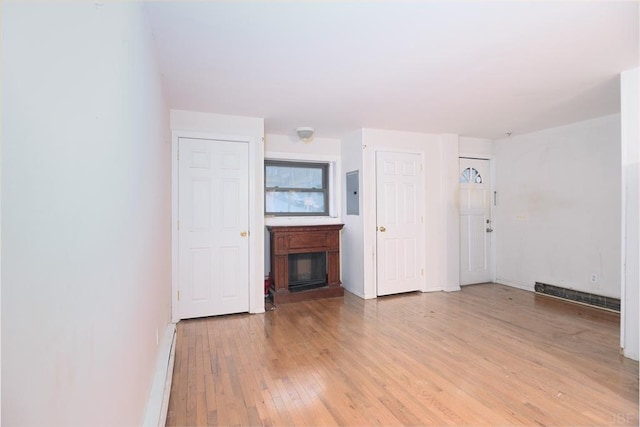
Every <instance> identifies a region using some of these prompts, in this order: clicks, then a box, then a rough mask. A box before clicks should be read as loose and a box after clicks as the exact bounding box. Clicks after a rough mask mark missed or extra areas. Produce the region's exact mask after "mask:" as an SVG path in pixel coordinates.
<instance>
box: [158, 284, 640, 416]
mask: <svg viewBox="0 0 640 427" xmlns="http://www.w3.org/2000/svg"><path fill="white" fill-rule="evenodd" d="M618 347H619V316H617V315H616V314H613V313H609V312H604V311H600V310H597V309H593V308H589V307H583V306H579V305H576V304H570V303H565V302H562V301H557V300H553V299H549V298H545V297H540V296H537V295H535V294H533V293H530V292H525V291H522V290H518V289H514V288H510V287H506V286H501V285H496V284H485V285H476V286H468V287H464V288H463V290H462V291H461V292H454V293H429V294H421V293H410V294H404V295H397V296H389V297H384V298H378V299H375V300H366V301H365V300H362V299H359V298H357V297H355V296H353V295H350V294H346V295H345V297H344V298H333V299H325V300H315V301H305V302H300V303H291V304H286V305H283V306H280V307H278V308H277V309H276V310H275V311H269V312H266V313H264V314H261V315H247V314H241V315H233V316H222V317H217V318H205V319H196V320H187V321H182V322H180V323H179V324H178V331H177V340H176V356H175V364H174V374H173V384H172V387H171V396H170V401H169V409H168V413H167V426H185V425H273V426H289V425H296V426H297V425H301V426H302V425H322V426H329V425H385V426H386V425H638V363H637V362H634V361H632V360H629V359H625V358H622V357H621V356H620V355H619V348H618Z"/></svg>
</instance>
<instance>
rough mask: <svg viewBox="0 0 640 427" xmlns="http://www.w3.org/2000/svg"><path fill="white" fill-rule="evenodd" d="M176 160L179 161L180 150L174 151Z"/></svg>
mask: <svg viewBox="0 0 640 427" xmlns="http://www.w3.org/2000/svg"><path fill="white" fill-rule="evenodd" d="M176 159H177V160H180V150H178V151H176Z"/></svg>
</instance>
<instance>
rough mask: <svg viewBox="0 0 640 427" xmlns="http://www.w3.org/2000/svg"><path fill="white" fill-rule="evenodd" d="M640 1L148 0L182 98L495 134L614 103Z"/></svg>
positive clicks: (288, 118)
mask: <svg viewBox="0 0 640 427" xmlns="http://www.w3.org/2000/svg"><path fill="white" fill-rule="evenodd" d="M638 5H639V3H638V1H627V2H614V1H569V2H567V1H563V2H559V1H553V2H519V1H517V2H506V1H498V2H488V1H474V2H472V1H466V2H451V1H449V2H444V1H442V2H437V1H428V2H427V1H422V2H420V1H412V2H390V1H388V2H385V1H374V2H364V1H354V2H343V1H325V2H314V1H298V2H283V1H274V2H268V1H260V2H246V1H225V2H223V1H215V2H213V1H209V2H206V1H199V2H178V1H172V2H171V1H170V2H159V3H148V4H147V5H146V9H147V12H148V16H149V20H150V23H151V26H152V29H153V33H154V38H155V43H156V47H157V56H158V61H159V66H160V70H161V73H162V76H163V82H164V85H165V90H166V95H167V97H168V101H169V105H170V107H171V108H175V109H184V110H194V111H204V112H211V113H220V114H232V115H243V116H254V117H264V118H265V127H266V132H267V133H280V134H293V133H294V130H295V128H296V127H297V126H312V127H315V128H316V135H317V136H319V137H341V136H343V135H345V134H346V133H349V132H352V131H354V130H356V129H358V128H363V127H368V128H380V129H396V130H407V131H419V132H429V133H457V134H460V135H465V136H475V137H486V138H497V137H502V136H504V134H505V133H506V132H513V133H514V134H518V133H525V132H531V131H535V130H540V129H544V128H549V127H553V126H558V125H562V124H567V123H572V122H576V121H580V120H586V119H589V118H594V117H599V116H603V115H607V114H613V113H616V112H619V111H620V107H619V100H620V94H619V73H620V72H621V71H624V70H627V69H631V68H634V67H637V66H638V57H639V43H638V39H639V28H638V21H639V8H638Z"/></svg>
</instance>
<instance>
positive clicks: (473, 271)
mask: <svg viewBox="0 0 640 427" xmlns="http://www.w3.org/2000/svg"><path fill="white" fill-rule="evenodd" d="M490 178H491V175H490V167H489V160H483V159H467V158H460V176H459V179H460V284H461V285H470V284H473V283H485V282H490V281H491V278H492V273H491V232H492V231H493V228H492V224H491V182H490Z"/></svg>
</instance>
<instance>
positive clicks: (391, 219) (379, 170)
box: [376, 151, 426, 295]
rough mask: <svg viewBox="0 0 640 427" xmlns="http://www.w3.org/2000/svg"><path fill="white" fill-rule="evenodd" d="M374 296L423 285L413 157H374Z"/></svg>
mask: <svg viewBox="0 0 640 427" xmlns="http://www.w3.org/2000/svg"><path fill="white" fill-rule="evenodd" d="M376 230H377V231H376V236H377V237H376V253H377V263H376V264H377V272H376V274H377V277H376V278H377V294H378V295H389V294H397V293H401V292H410V291H417V290H420V289H422V288H423V283H424V262H423V261H424V243H425V241H426V240H425V233H424V179H423V175H422V168H421V156H420V154H416V153H399V152H386V151H379V152H377V153H376Z"/></svg>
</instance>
